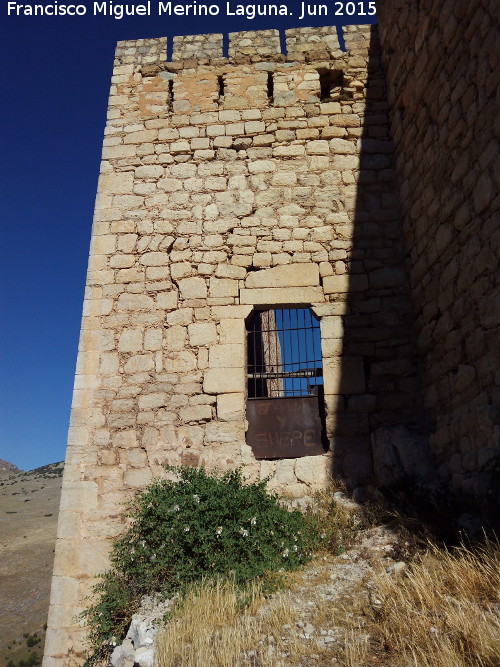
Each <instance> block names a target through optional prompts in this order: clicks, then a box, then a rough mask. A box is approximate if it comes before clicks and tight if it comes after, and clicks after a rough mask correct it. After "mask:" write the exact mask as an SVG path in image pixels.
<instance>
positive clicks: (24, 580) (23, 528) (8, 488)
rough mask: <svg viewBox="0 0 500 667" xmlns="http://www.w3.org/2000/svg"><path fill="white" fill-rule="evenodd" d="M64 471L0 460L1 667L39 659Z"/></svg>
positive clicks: (59, 466)
mask: <svg viewBox="0 0 500 667" xmlns="http://www.w3.org/2000/svg"><path fill="white" fill-rule="evenodd" d="M7 466H8V467H7ZM63 469H64V463H62V462H60V463H51V464H49V465H46V466H42V467H41V468H36V469H35V470H30V471H23V470H19V469H18V468H17V467H16V466H13V465H12V464H11V463H8V462H7V461H1V460H0V601H1V604H0V627H1V632H0V665H6V664H7V663H8V661H10V660H11V661H12V664H14V665H16V667H17V665H18V664H19V661H20V660H21V659H22V660H25V661H26V659H27V658H28V655H29V653H33V654H34V655H35V656H36V658H38V657H41V655H42V651H43V644H44V638H45V623H46V622H47V611H48V605H49V593H50V580H51V576H52V565H53V561H54V546H55V540H56V528H57V514H58V511H59V499H60V495H61V481H62V473H63ZM32 664H37V662H32Z"/></svg>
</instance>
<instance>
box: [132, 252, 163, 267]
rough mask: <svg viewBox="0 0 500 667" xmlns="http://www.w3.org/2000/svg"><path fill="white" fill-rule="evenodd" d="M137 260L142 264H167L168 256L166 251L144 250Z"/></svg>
mask: <svg viewBox="0 0 500 667" xmlns="http://www.w3.org/2000/svg"><path fill="white" fill-rule="evenodd" d="M139 262H140V263H141V264H143V265H144V266H167V264H169V262H170V257H169V254H168V252H146V253H144V254H143V255H141V257H140V259H139Z"/></svg>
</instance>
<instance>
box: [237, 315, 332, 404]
mask: <svg viewBox="0 0 500 667" xmlns="http://www.w3.org/2000/svg"><path fill="white" fill-rule="evenodd" d="M246 328H247V353H248V398H285V397H292V396H314V395H317V394H318V387H319V385H322V384H323V368H322V361H321V337H320V330H319V320H318V319H317V318H316V317H315V315H314V314H313V313H312V312H311V310H310V309H309V308H273V309H270V310H260V311H254V312H253V313H252V315H251V316H250V317H249V319H248V320H247V323H246Z"/></svg>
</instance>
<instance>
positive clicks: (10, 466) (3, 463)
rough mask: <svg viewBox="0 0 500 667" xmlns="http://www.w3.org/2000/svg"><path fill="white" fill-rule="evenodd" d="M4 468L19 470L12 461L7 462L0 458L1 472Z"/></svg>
mask: <svg viewBox="0 0 500 667" xmlns="http://www.w3.org/2000/svg"><path fill="white" fill-rule="evenodd" d="M4 470H12V471H16V470H19V468H18V467H17V466H15V465H14V464H13V463H9V462H8V461H4V460H3V459H0V472H3V471H4Z"/></svg>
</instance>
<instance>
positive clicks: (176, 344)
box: [165, 325, 187, 352]
mask: <svg viewBox="0 0 500 667" xmlns="http://www.w3.org/2000/svg"><path fill="white" fill-rule="evenodd" d="M186 337H187V330H186V327H184V326H180V325H174V326H171V327H168V329H166V331H165V349H166V350H168V351H169V352H178V351H180V350H183V349H184V347H185V345H186Z"/></svg>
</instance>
